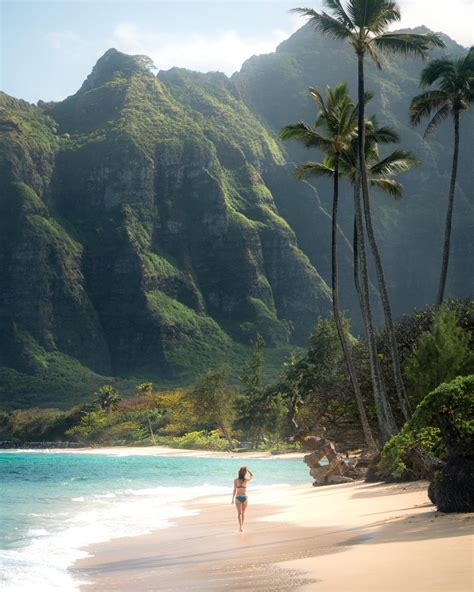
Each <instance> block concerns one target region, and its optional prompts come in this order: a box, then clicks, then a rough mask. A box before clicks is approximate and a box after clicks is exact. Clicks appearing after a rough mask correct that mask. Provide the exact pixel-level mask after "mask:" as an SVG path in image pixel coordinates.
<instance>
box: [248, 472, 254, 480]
mask: <svg viewBox="0 0 474 592" xmlns="http://www.w3.org/2000/svg"><path fill="white" fill-rule="evenodd" d="M247 473H248V475H249V476H248V478H247V481H251V480H252V479H253V473H252V471H251V470H250V469H247Z"/></svg>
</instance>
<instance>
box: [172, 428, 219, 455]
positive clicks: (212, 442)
mask: <svg viewBox="0 0 474 592" xmlns="http://www.w3.org/2000/svg"><path fill="white" fill-rule="evenodd" d="M172 444H173V446H176V447H177V448H198V449H201V450H229V449H230V447H231V446H230V444H229V442H228V440H227V439H226V438H222V437H221V432H220V430H212V431H211V432H206V431H204V430H203V431H201V432H188V433H187V434H184V436H179V437H177V438H174V439H173V441H172Z"/></svg>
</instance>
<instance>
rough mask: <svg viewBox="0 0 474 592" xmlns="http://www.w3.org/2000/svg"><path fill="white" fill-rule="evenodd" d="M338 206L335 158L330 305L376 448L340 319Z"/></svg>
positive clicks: (365, 426)
mask: <svg viewBox="0 0 474 592" xmlns="http://www.w3.org/2000/svg"><path fill="white" fill-rule="evenodd" d="M338 206H339V163H338V161H337V160H336V163H335V166H334V195H333V202H332V245H331V255H332V306H333V313H334V321H335V323H336V327H337V333H338V335H339V340H340V342H341V347H342V351H343V354H344V360H345V362H346V366H347V371H348V373H349V377H350V380H351V384H352V388H353V390H354V394H355V397H356V402H357V409H358V411H359V416H360V421H361V424H362V429H363V431H364V437H365V442H366V444H367V447H368V448H369V450H376V449H377V445H376V443H375V440H374V438H373V436H372V432H371V430H370V426H369V420H368V419H367V414H366V412H365V409H364V402H363V399H362V393H361V392H360V388H359V382H358V380H357V375H356V372H355V368H354V363H353V360H352V354H351V350H350V347H349V344H348V342H347V338H346V334H345V332H344V327H343V324H342V319H341V310H340V307H339V283H338V264H337V214H338Z"/></svg>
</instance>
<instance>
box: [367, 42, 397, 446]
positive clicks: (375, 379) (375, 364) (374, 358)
mask: <svg viewBox="0 0 474 592" xmlns="http://www.w3.org/2000/svg"><path fill="white" fill-rule="evenodd" d="M357 58H358V100H359V112H358V128H359V135H358V152H359V154H358V158H359V170H360V179H361V185H362V196H363V200H364V206H365V208H364V209H365V221H366V224H367V234H368V237H369V243H370V245H371V247H372V241H371V239H370V229H372V225H371V220H370V204H368V201H369V186H368V182H367V168H366V164H365V98H364V54H363V53H358V54H357ZM357 193H358V195H359V199H358V200H357V201H358V204H356V219H357V225H358V240H359V250H360V251H362V245H363V244H364V243H365V239H364V234H363V223H362V220H360V221H359V220H358V217H359V215H360V214H362V212H361V211H358V210H361V207H359V206H360V192H359V191H358V192H357ZM368 206H369V210H367V207H368ZM367 211H368V212H369V214H367ZM368 222H369V223H370V229H369V224H368ZM372 230H373V229H372ZM372 237H373V238H374V239H375V237H374V236H373V232H372ZM375 246H376V245H375ZM364 250H365V249H364ZM361 258H362V252H361ZM379 263H380V265H381V261H380V257H379ZM376 264H377V261H376ZM364 267H365V269H364ZM361 268H362V269H361V272H362V278H361V279H362V280H363V281H362V284H363V285H362V288H363V290H362V293H363V294H364V298H363V300H365V302H363V303H362V307H363V309H365V316H366V330H367V340H368V342H369V351H370V349H372V352H371V355H370V358H371V373H372V383H373V386H374V397H375V405H376V408H377V415H378V419H379V424H380V430H381V432H382V437H383V439H384V440H386V439H388V438H389V437H390V436H393V435H395V434H396V433H397V431H398V429H397V424H396V422H395V418H394V416H393V413H392V409H391V406H390V402H389V400H388V397H387V393H386V392H385V388H384V385H383V379H382V374H381V371H380V364H379V360H378V355H377V348H376V344H375V333H374V327H373V320H372V314H371V309H370V295H369V291H368V277H364V276H368V273H366V270H367V259H366V258H365V262H363V264H362V265H361ZM382 271H383V270H382ZM378 275H379V274H378V273H377V276H378ZM379 283H380V278H379ZM382 291H383V290H381V292H382ZM387 296H388V294H387ZM383 304H384V313H385V312H386V307H385V303H383ZM390 318H391V316H390ZM392 329H393V323H392ZM389 330H390V328H389ZM393 335H394V336H395V333H394V332H393ZM394 359H398V349H397V350H396V351H395V352H393V351H392V361H393V360H394ZM394 368H395V364H394ZM400 375H401V373H400ZM402 382H403V381H402ZM378 398H380V401H377V399H378Z"/></svg>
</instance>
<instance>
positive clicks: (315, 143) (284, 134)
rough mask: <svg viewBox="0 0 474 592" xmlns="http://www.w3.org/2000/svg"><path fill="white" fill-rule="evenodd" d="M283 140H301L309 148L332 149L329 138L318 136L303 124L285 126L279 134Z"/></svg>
mask: <svg viewBox="0 0 474 592" xmlns="http://www.w3.org/2000/svg"><path fill="white" fill-rule="evenodd" d="M279 137H280V139H281V140H299V141H301V142H303V144H304V145H305V146H306V147H307V148H321V150H327V149H328V148H330V147H331V141H330V139H329V138H327V137H325V136H323V135H322V134H318V132H316V131H314V129H312V128H310V127H309V126H307V125H306V124H305V123H303V122H299V123H293V124H290V125H287V126H285V127H284V128H283V129H282V130H281V131H280V134H279Z"/></svg>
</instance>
